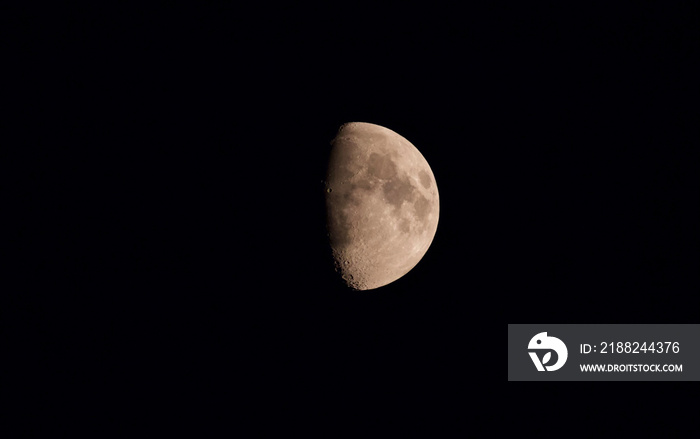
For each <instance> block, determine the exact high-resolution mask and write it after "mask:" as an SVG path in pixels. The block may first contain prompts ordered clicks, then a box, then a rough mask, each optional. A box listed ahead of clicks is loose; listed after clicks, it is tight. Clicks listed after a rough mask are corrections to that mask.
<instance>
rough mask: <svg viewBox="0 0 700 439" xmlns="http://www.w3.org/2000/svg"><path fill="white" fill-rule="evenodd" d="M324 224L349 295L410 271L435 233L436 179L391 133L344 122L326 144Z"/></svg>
mask: <svg viewBox="0 0 700 439" xmlns="http://www.w3.org/2000/svg"><path fill="white" fill-rule="evenodd" d="M325 190H326V194H325V199H326V219H327V220H326V221H327V222H326V226H327V230H328V237H329V241H330V246H331V250H332V255H333V260H334V264H335V267H336V271H337V272H338V273H339V274H340V275H341V277H342V279H343V281H344V282H345V284H346V285H347V286H348V287H350V288H351V289H353V290H371V289H375V288H379V287H382V286H384V285H387V284H389V283H391V282H394V281H395V280H397V279H399V278H400V277H402V276H404V275H405V274H406V273H408V272H409V271H410V270H411V269H413V267H415V266H416V265H417V264H418V262H419V261H420V260H421V259H422V258H423V256H424V255H425V253H426V252H427V251H428V248H429V247H430V244H431V243H432V241H433V238H434V237H435V232H436V231H437V225H438V217H439V210H440V201H439V195H438V189H437V183H436V182H435V176H434V175H433V171H432V170H431V169H430V166H429V165H428V162H427V161H426V160H425V158H424V157H423V155H422V154H421V153H420V151H418V149H417V148H416V147H415V146H413V144H411V142H409V141H408V140H406V139H405V138H403V137H402V136H400V135H399V134H397V133H395V132H394V131H392V130H390V129H388V128H385V127H382V126H380V125H375V124H371V123H365V122H351V123H347V124H344V125H342V126H341V127H340V129H339V130H338V133H337V134H336V136H335V138H334V139H333V140H332V141H331V151H330V156H329V161H328V168H327V174H326V187H325Z"/></svg>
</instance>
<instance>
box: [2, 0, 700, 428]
mask: <svg viewBox="0 0 700 439" xmlns="http://www.w3.org/2000/svg"><path fill="white" fill-rule="evenodd" d="M691 16H692V14H688V13H686V11H680V10H670V9H663V10H661V9H658V8H651V7H647V6H645V7H641V6H640V7H638V8H636V9H630V10H614V9H601V10H588V9H586V8H584V7H581V8H578V9H569V8H563V7H561V6H553V5H548V6H546V7H545V6H541V5H540V6H532V5H521V6H518V7H505V6H504V7H496V6H493V7H489V8H486V7H471V9H469V8H466V9H459V10H444V9H437V8H431V9H424V8H422V7H415V8H412V7H409V6H407V5H402V6H401V7H396V8H386V9H383V8H379V7H376V6H375V7H363V6H348V7H345V8H336V7H333V8H330V7H326V8H320V7H316V6H315V7H302V6H299V5H295V6H286V7H281V6H270V7H269V8H265V10H252V9H240V8H238V7H236V6H233V5H223V4H215V5H208V6H200V7H198V8H196V9H192V8H189V7H183V6H180V5H173V4H170V5H167V6H165V5H164V6H162V7H155V6H151V7H144V6H139V7H138V8H131V7H126V6H122V7H114V8H108V7H104V6H99V7H98V6H94V7H92V8H88V7H80V8H78V7H75V8H73V9H71V8H60V9H56V10H47V9H44V10H41V11H32V12H31V13H29V14H26V15H23V14H18V15H16V16H15V18H16V19H15V25H16V27H17V28H18V29H19V30H20V31H22V32H20V33H19V34H18V35H21V36H19V37H17V38H15V39H13V40H12V42H13V43H16V44H15V45H14V47H16V54H17V55H18V56H19V58H18V59H19V62H17V63H16V64H14V72H15V73H16V74H17V81H16V82H13V84H16V85H17V87H15V91H17V92H19V93H18V94H19V95H20V97H21V98H20V100H18V104H17V105H16V107H15V108H16V111H15V115H16V116H19V120H20V121H22V122H23V123H20V124H17V125H16V127H18V128H19V130H20V136H18V137H17V139H18V142H17V149H16V150H15V149H14V148H13V149H11V150H10V151H8V152H9V154H11V155H12V156H11V157H10V159H12V160H14V159H15V158H16V162H11V163H17V164H20V165H25V168H22V169H23V171H22V177H23V178H22V179H20V180H13V183H12V184H11V186H10V187H11V188H13V192H12V195H14V196H16V197H17V199H18V201H20V202H21V203H22V204H23V208H22V209H19V210H17V211H16V212H17V213H19V222H18V225H17V227H16V228H15V233H14V234H13V238H15V239H16V240H17V243H18V244H19V249H20V250H19V252H18V257H17V258H16V261H18V262H19V264H18V266H19V268H20V271H18V273H20V275H21V278H22V282H21V283H20V287H19V288H18V289H16V290H13V291H12V294H8V295H7V296H6V297H7V300H8V302H9V303H8V306H5V307H3V311H4V312H3V315H4V316H3V319H4V326H5V330H4V332H3V343H4V344H5V345H6V346H8V347H11V348H12V349H16V351H12V352H17V355H16V358H21V359H23V360H24V361H22V362H20V363H18V367H17V369H18V370H23V371H27V370H29V371H32V372H33V374H34V375H33V378H32V380H33V381H32V382H39V383H41V384H37V385H36V386H30V387H32V388H33V389H34V390H33V391H34V392H36V395H37V398H38V397H39V395H44V394H45V393H47V392H46V391H45V389H46V387H45V386H51V385H53V384H56V383H60V385H66V386H67V388H70V389H73V391H76V390H75V389H84V390H81V392H84V394H85V395H86V396H85V397H86V398H87V399H90V398H97V399H99V398H101V397H102V396H104V395H105V394H109V395H113V397H114V398H115V399H122V398H125V399H126V400H129V401H132V402H134V403H136V401H139V400H140V401H144V400H149V401H165V400H168V401H171V402H172V401H179V399H178V397H183V395H188V396H187V397H186V399H188V400H192V399H197V398H200V399H202V400H206V401H226V403H222V404H217V405H216V406H217V407H218V408H217V409H212V410H213V411H214V412H215V413H219V411H221V413H226V412H227V410H230V409H229V408H228V407H229V406H228V405H227V404H228V401H232V400H233V399H235V398H236V397H237V396H240V395H245V397H242V398H243V399H244V401H245V405H246V407H247V408H248V409H254V410H253V411H256V410H255V409H258V408H259V409H261V410H262V411H263V412H264V413H267V414H268V415H269V414H270V413H276V412H277V411H282V412H284V411H294V410H299V409H301V410H302V411H303V410H305V409H307V410H309V411H311V412H312V413H317V414H320V413H324V414H328V413H332V412H334V411H342V410H340V408H339V407H346V405H347V406H348V407H355V409H354V410H355V411H353V410H352V409H347V410H351V412H352V413H356V415H357V416H358V417H362V416H363V415H362V413H364V412H363V411H362V409H363V408H366V407H375V408H376V407H379V409H381V407H382V406H385V405H386V406H392V407H393V406H395V405H396V404H401V403H404V404H407V405H412V406H414V407H424V406H425V405H426V404H428V405H432V404H433V403H434V404H437V405H439V406H440V407H441V409H440V411H441V413H442V414H443V415H444V416H450V414H452V413H457V414H458V413H460V412H461V410H463V408H464V404H465V402H464V399H465V398H466V396H465V395H470V394H478V395H480V396H479V398H482V399H481V400H482V401H488V402H486V403H484V405H483V407H493V406H494V405H496V404H499V402H498V401H502V399H501V398H504V396H503V394H502V392H501V390H503V381H505V380H506V365H505V336H506V324H507V323H541V322H542V323H544V322H552V323H696V322H697V321H698V309H700V307H699V306H698V305H700V303H699V302H698V300H699V299H698V287H699V285H698V275H697V268H698V266H699V264H700V260H699V256H700V252H698V227H697V226H698V223H699V220H700V218H699V216H698V188H699V187H698V181H697V169H698V164H699V163H698V151H697V143H696V142H695V141H694V140H692V139H691V137H690V134H691V133H692V132H693V131H694V130H695V127H694V126H691V124H692V123H696V121H697V119H696V118H695V117H694V114H695V113H696V110H697V101H696V100H695V99H694V98H693V94H694V93H695V92H696V91H697V90H696V89H697V86H696V81H695V80H692V81H691V77H692V75H691V74H690V72H689V69H690V66H691V61H692V60H693V59H694V58H695V57H696V55H697V50H696V49H697V47H696V43H697V41H698V35H697V26H693V25H691ZM59 17H60V18H59ZM37 28H39V29H41V31H37V32H34V31H33V29H37ZM350 121H363V122H371V123H375V124H379V125H383V126H385V127H387V128H390V129H392V130H394V131H396V132H398V133H399V134H401V135H403V136H404V137H406V138H407V139H408V140H409V141H411V142H412V143H413V144H414V145H415V146H416V147H417V148H418V149H419V150H420V151H421V153H422V154H423V155H424V157H425V158H426V159H427V161H428V163H429V164H430V166H431V168H432V170H433V172H434V174H435V177H436V181H437V184H438V189H439V191H440V201H441V206H440V208H441V212H440V222H439V225H438V230H437V234H436V236H435V239H434V242H433V244H432V246H431V247H430V249H429V251H428V253H427V254H426V255H425V257H424V258H423V260H422V261H421V262H420V263H419V264H418V265H417V266H416V267H415V268H414V269H413V270H412V271H411V272H410V273H408V274H407V275H406V276H404V277H403V278H401V279H399V280H397V281H396V282H394V283H392V284H390V285H388V286H386V287H382V288H380V289H377V290H375V291H368V292H352V291H349V290H347V289H345V288H344V287H343V286H342V285H340V284H339V283H338V280H337V279H336V277H335V273H333V270H332V265H331V263H330V260H329V258H328V254H327V246H326V243H325V230H324V223H323V221H324V207H323V192H322V191H323V184H322V180H323V177H324V172H325V160H326V158H327V157H326V154H327V153H328V148H329V142H330V140H331V139H332V138H333V136H334V135H335V132H336V130H337V129H338V127H339V126H340V125H341V124H342V123H345V122H350ZM15 152H18V153H19V154H17V155H16V157H15V155H14V154H15ZM24 169H26V170H24ZM501 345H502V348H499V346H501ZM499 352H501V353H500V354H499ZM491 380H492V381H491ZM484 382H485V383H491V384H487V386H488V387H487V388H488V389H490V390H486V391H482V390H478V389H481V387H480V386H479V384H484ZM106 389H109V390H106ZM250 389H252V390H253V391H252V392H250V391H249V390H250ZM495 389H498V390H495ZM476 392H479V393H476ZM49 393H50V392H49ZM30 394H31V391H30ZM81 394H82V393H81ZM54 395H55V394H54ZM114 395H116V396H114ZM193 395H196V396H193ZM149 398H150V399H149ZM59 399H60V398H59ZM356 401H362V405H361V406H358V405H356V404H357V402H356ZM448 401H457V402H456V403H453V402H449V403H448ZM460 401H461V402H460ZM154 404H156V405H158V404H160V402H158V403H155V402H154ZM173 404H175V405H177V403H176V402H173ZM146 405H148V403H146ZM484 410H488V408H487V409H484ZM346 413H347V412H346ZM222 416H223V415H222ZM319 416H320V415H319ZM457 416H459V415H457Z"/></svg>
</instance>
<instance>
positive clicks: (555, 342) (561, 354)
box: [527, 332, 569, 372]
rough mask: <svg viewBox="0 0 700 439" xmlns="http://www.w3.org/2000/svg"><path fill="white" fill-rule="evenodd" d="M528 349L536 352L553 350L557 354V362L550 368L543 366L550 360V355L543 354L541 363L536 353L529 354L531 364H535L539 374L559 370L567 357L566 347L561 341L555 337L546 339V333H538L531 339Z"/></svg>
mask: <svg viewBox="0 0 700 439" xmlns="http://www.w3.org/2000/svg"><path fill="white" fill-rule="evenodd" d="M527 348H528V349H536V350H553V351H554V352H556V353H557V362H556V363H554V364H552V365H551V366H545V364H547V362H549V360H550V359H551V358H552V353H551V352H547V353H546V354H544V357H543V358H542V361H540V359H539V358H538V357H537V353H536V352H529V354H530V358H532V362H533V363H535V367H536V368H537V370H539V371H540V372H542V371H544V370H545V369H547V370H548V371H550V372H551V371H554V370H559V369H561V367H562V366H563V365H564V363H566V358H567V357H568V356H569V351H568V350H567V349H566V345H565V344H564V342H563V341H561V340H559V339H558V338H556V337H547V333H546V332H540V333H539V334H537V335H536V336H534V337H532V340H530V343H529V344H528V345H527Z"/></svg>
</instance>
